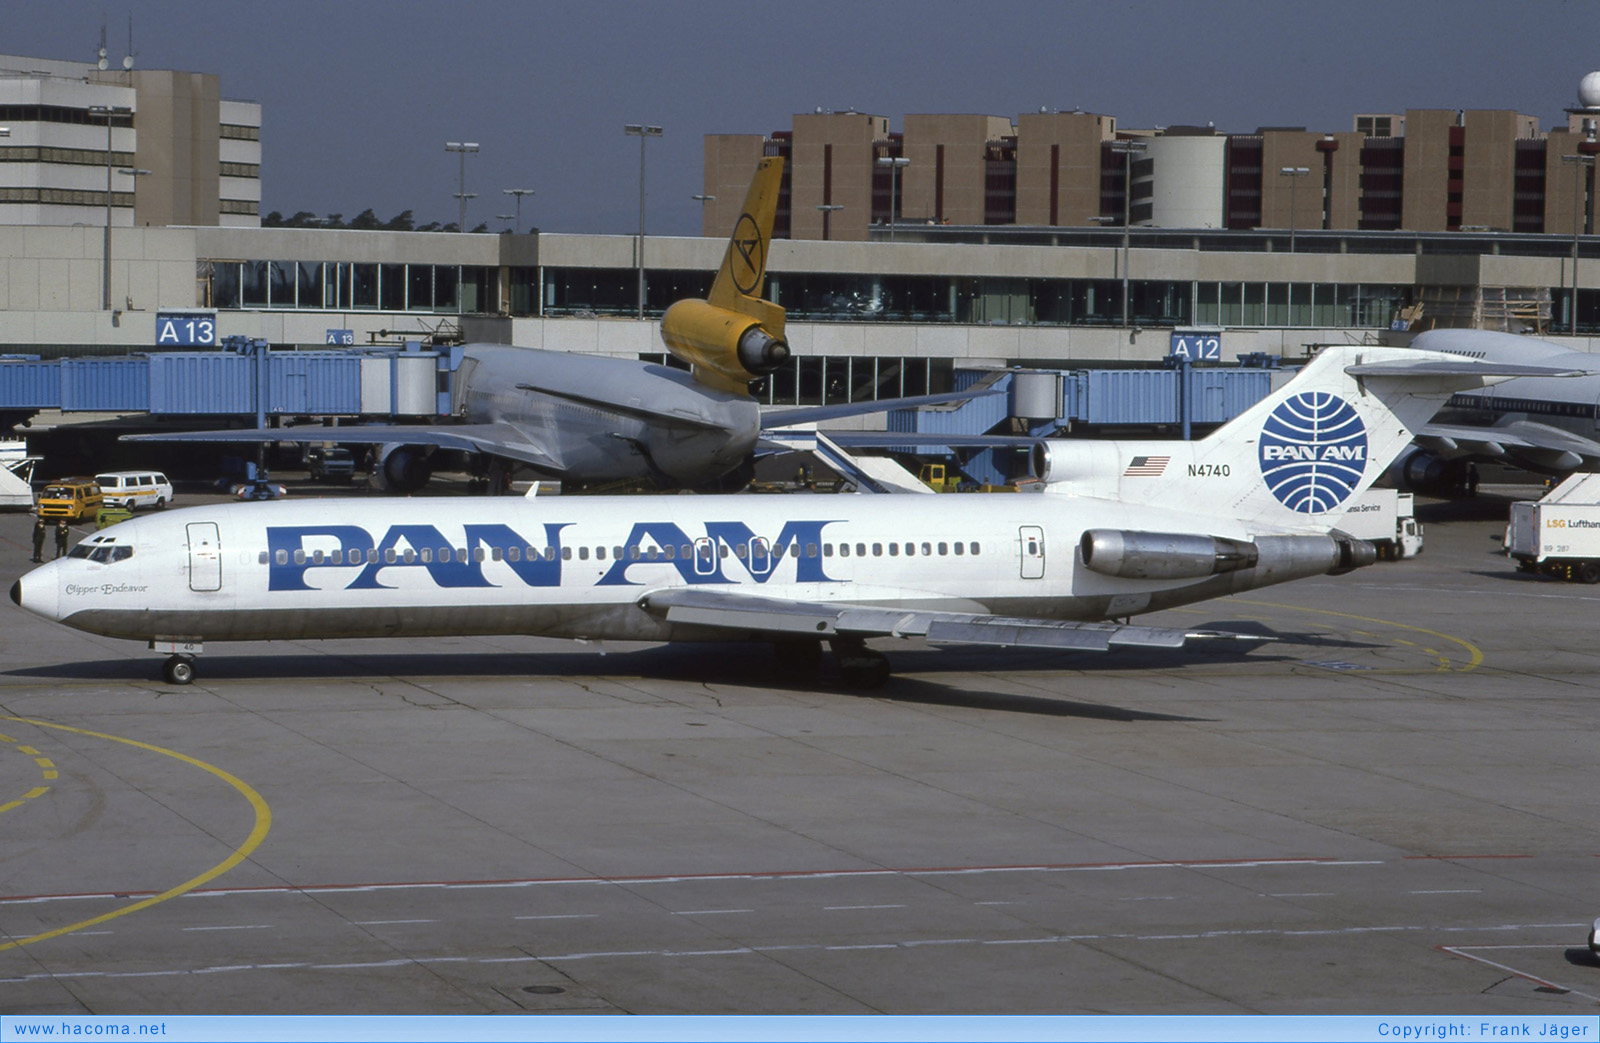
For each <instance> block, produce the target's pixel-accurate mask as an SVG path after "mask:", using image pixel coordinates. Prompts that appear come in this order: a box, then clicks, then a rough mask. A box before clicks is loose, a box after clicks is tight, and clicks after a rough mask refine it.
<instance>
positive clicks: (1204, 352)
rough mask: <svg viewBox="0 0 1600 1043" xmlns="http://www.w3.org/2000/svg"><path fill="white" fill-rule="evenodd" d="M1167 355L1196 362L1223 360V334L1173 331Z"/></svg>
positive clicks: (1205, 331) (1211, 331)
mask: <svg viewBox="0 0 1600 1043" xmlns="http://www.w3.org/2000/svg"><path fill="white" fill-rule="evenodd" d="M1167 354H1168V355H1169V356H1171V357H1173V358H1184V359H1189V360H1191V361H1194V362H1199V361H1201V360H1205V361H1212V360H1215V361H1219V362H1220V361H1221V360H1222V334H1221V333H1218V332H1216V331H1215V330H1173V331H1172V345H1171V347H1170V348H1169V349H1168V350H1167Z"/></svg>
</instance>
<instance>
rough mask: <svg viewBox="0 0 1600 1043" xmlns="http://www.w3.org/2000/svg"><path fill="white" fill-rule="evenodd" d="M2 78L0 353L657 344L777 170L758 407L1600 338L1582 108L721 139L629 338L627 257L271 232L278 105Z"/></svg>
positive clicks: (14, 66)
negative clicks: (164, 332) (677, 303)
mask: <svg viewBox="0 0 1600 1043" xmlns="http://www.w3.org/2000/svg"><path fill="white" fill-rule="evenodd" d="M0 67H6V68H10V69H11V70H12V71H9V72H4V73H0V113H3V114H4V115H3V119H4V125H5V126H7V127H8V128H9V130H10V137H9V138H0V155H3V156H4V157H5V159H6V162H3V163H0V178H3V179H5V180H4V181H0V316H3V319H4V321H3V322H0V353H5V354H11V355H21V356H28V355H32V356H38V357H42V358H47V359H48V358H59V357H65V356H74V355H89V354H125V353H129V352H149V351H156V350H162V349H167V348H185V349H192V348H194V347H197V346H199V347H203V346H207V345H205V344H193V343H171V342H170V340H169V339H165V338H163V337H161V336H158V330H159V329H163V328H166V327H162V326H161V325H160V320H161V318H162V317H163V316H170V315H172V314H174V313H184V314H191V315H192V314H197V313H198V314H203V315H205V316H208V317H209V322H210V327H211V330H212V333H213V335H214V339H215V340H220V338H222V337H226V336H229V335H243V336H247V337H251V338H261V339H265V340H267V341H269V342H270V343H271V344H272V345H273V346H274V347H304V348H311V347H316V348H322V347H325V346H326V345H328V344H330V343H338V344H351V345H355V346H364V345H369V344H394V343H398V342H400V341H404V340H418V339H435V340H439V341H445V342H449V341H454V340H459V339H468V340H491V341H498V342H505V343H516V344H520V345H525V346H529V347H541V348H549V349H558V350H571V351H584V352H596V353H603V354H614V355H623V356H629V357H640V356H652V355H657V354H659V353H661V352H662V350H663V348H662V345H661V341H660V338H659V334H658V332H657V327H656V320H658V319H659V316H660V315H661V313H662V312H663V311H664V310H665V308H666V307H667V305H668V304H670V303H671V302H672V301H674V300H677V299H679V298H682V297H687V296H698V295H701V294H703V293H704V292H705V291H706V289H707V288H708V286H709V284H710V280H711V277H712V274H713V272H714V269H715V268H716V266H717V265H718V263H719V262H720V259H721V254H722V250H723V247H724V237H725V236H726V234H727V230H728V228H729V227H731V221H732V216H731V214H732V210H730V209H729V208H730V207H733V208H736V207H737V205H738V202H737V201H738V200H740V199H742V198H743V192H744V189H745V186H746V184H747V183H748V179H749V172H750V171H751V170H752V169H753V168H754V163H755V160H756V158H758V157H759V156H760V155H762V154H765V153H769V152H776V153H779V154H783V155H786V156H787V157H788V159H789V163H788V164H787V168H788V169H787V171H786V181H787V188H786V192H785V200H784V203H783V207H784V209H783V211H782V212H781V213H780V222H782V223H783V224H782V226H780V228H781V230H782V231H783V232H784V233H785V236H786V238H783V239H781V240H780V241H776V242H774V243H773V244H772V249H771V252H770V257H769V273H770V274H769V287H768V289H769V296H770V297H771V298H772V299H773V300H775V301H776V302H777V303H779V304H780V305H782V306H783V307H784V308H786V309H787V310H788V315H789V319H790V323H789V327H788V335H789V339H790V342H791V346H792V348H793V350H794V354H795V358H794V360H793V363H792V368H791V369H789V370H784V371H780V372H779V373H778V374H776V375H774V377H773V378H771V379H770V380H768V381H767V382H766V384H765V386H764V387H763V388H762V395H763V397H765V398H766V399H767V400H768V401H769V402H774V403H799V404H805V403H811V402H819V401H823V400H824V399H827V400H830V401H831V400H834V398H835V397H843V398H847V399H848V398H859V397H883V396H890V395H899V394H916V393H920V392H923V391H940V390H944V389H945V388H946V387H948V385H949V383H950V381H951V374H952V372H953V371H954V370H955V369H957V368H960V367H967V368H984V367H996V366H1012V365H1038V366H1046V367H1064V366H1074V367H1076V366H1086V365H1087V366H1093V365H1129V364H1136V365H1156V364H1158V363H1159V361H1160V360H1161V359H1162V358H1163V357H1164V356H1166V355H1167V354H1168V352H1169V346H1170V341H1171V334H1172V332H1173V331H1182V330H1188V329H1195V328H1198V329H1202V330H1206V331H1210V332H1213V333H1216V334H1218V335H1220V337H1221V341H1222V345H1223V348H1222V360H1223V362H1225V363H1226V362H1229V361H1231V360H1232V359H1233V358H1234V357H1235V356H1237V355H1240V354H1245V353H1254V352H1263V353H1267V354H1269V355H1277V356H1284V357H1301V356H1304V355H1305V354H1306V353H1307V351H1308V350H1310V349H1311V348H1312V347H1313V346H1315V345H1319V344H1327V343H1352V342H1353V343H1363V342H1371V343H1375V342H1377V341H1379V340H1381V339H1382V338H1384V337H1385V336H1386V335H1389V333H1390V328H1391V326H1392V325H1394V324H1395V323H1396V321H1397V320H1398V321H1399V322H1400V323H1401V324H1402V325H1404V324H1405V323H1407V322H1410V323H1411V324H1412V326H1411V328H1413V329H1415V328H1419V324H1421V325H1426V324H1430V323H1436V324H1442V325H1459V326H1468V325H1477V326H1487V327H1492V328H1502V329H1515V330H1536V331H1543V332H1545V333H1547V334H1550V335H1561V336H1564V335H1569V334H1575V338H1574V339H1573V343H1574V346H1578V347H1583V348H1588V347H1590V346H1591V338H1593V337H1595V336H1597V335H1600V242H1595V241H1594V240H1592V239H1591V238H1589V231H1590V226H1591V225H1592V220H1593V218H1592V211H1593V208H1594V207H1593V200H1594V198H1595V192H1594V190H1593V183H1592V182H1593V177H1594V171H1593V165H1592V162H1590V160H1592V156H1593V154H1594V153H1593V152H1592V151H1585V149H1586V145H1587V144H1589V143H1590V138H1589V137H1588V135H1587V132H1586V130H1585V125H1584V122H1583V121H1584V120H1586V119H1592V118H1593V117H1592V116H1591V115H1590V113H1592V112H1594V111H1595V110H1593V109H1589V108H1583V107H1580V108H1577V109H1574V110H1573V111H1572V113H1571V114H1570V125H1569V126H1567V127H1563V128H1559V129H1557V130H1554V131H1551V132H1549V133H1547V134H1542V135H1541V134H1540V133H1539V132H1538V128H1537V121H1536V120H1533V119H1532V118H1531V117H1526V116H1521V115H1518V114H1515V113H1493V112H1485V113H1480V112H1467V113H1455V112H1448V113H1441V112H1437V111H1434V110H1426V111H1423V110H1412V111H1410V112H1407V113H1404V114H1392V115H1388V116H1361V117H1357V123H1358V126H1357V129H1356V130H1354V131H1340V132H1338V133H1335V134H1330V135H1323V134H1317V133H1310V132H1305V131H1301V130H1292V131H1291V130H1272V129H1263V130H1262V131H1260V132H1258V133H1254V134H1245V135H1225V134H1220V133H1217V132H1215V131H1212V130H1210V129H1199V128H1189V129H1178V128H1168V129H1166V130H1163V131H1151V132H1141V133H1130V132H1126V131H1121V130H1118V129H1117V127H1116V124H1115V120H1114V119H1112V118H1111V117H1106V116H1096V115H1092V114H1087V113H1038V114H1025V115H1023V116H1020V117H1018V118H1017V119H1016V120H1015V121H1012V120H1009V119H1004V118H997V117H968V116H927V117H924V116H906V117H905V119H904V126H905V130H904V132H903V133H899V134H893V133H891V132H890V131H889V129H888V120H887V118H885V117H878V116H865V115H862V114H856V113H812V114H804V115H801V116H796V117H795V119H794V123H793V129H792V130H791V131H788V132H784V133H775V134H772V135H735V136H727V135H712V136H709V137H708V138H707V139H706V167H705V188H706V189H707V194H709V195H716V196H717V200H716V201H715V202H714V203H712V204H709V205H708V206H707V208H706V211H705V213H706V227H705V231H706V233H707V235H706V237H704V238H669V237H650V238H648V239H647V240H646V241H645V244H644V251H643V254H644V269H645V282H646V291H645V299H644V301H643V311H644V315H645V318H644V320H643V321H641V320H639V319H638V318H637V317H636V316H637V314H638V312H639V308H640V303H641V302H640V301H639V299H638V290H637V285H638V275H637V269H636V268H635V249H634V240H633V238H632V237H630V236H602V235H553V234H544V233H541V232H538V231H532V232H529V233H526V234H510V233H505V234H499V235H494V234H462V233H440V232H388V231H354V230H331V229H291V228H264V227H260V218H259V206H260V202H259V201H260V198H261V191H260V186H261V142H260V127H261V122H262V114H261V109H260V106H258V105H253V104H251V103H244V102H229V101H225V100H222V99H221V97H220V84H219V83H218V79H217V77H215V76H207V75H202V74H189V73H172V72H163V71H124V72H109V71H101V70H99V69H97V68H95V67H94V66H84V65H82V64H73V63H65V62H47V61H44V60H41V59H17V58H8V59H0ZM1585 82H1586V87H1587V85H1588V81H1587V80H1586V81H1585ZM1580 101H1581V102H1582V103H1583V104H1584V105H1589V104H1591V103H1594V102H1597V101H1600V97H1588V96H1582V97H1580ZM1361 121H1366V122H1365V123H1362V122H1361ZM108 129H109V136H110V138H109V140H110V145H111V148H110V150H109V151H108V150H107V148H106V145H107V134H108ZM1402 132H1403V133H1402ZM1329 142H1334V143H1337V148H1333V147H1330V146H1329V144H1328V143H1329ZM1129 143H1132V144H1142V145H1143V146H1144V148H1143V151H1138V150H1134V151H1128V150H1127V148H1126V146H1127V145H1128V144H1129ZM1252 150H1254V151H1252ZM1380 153H1381V154H1382V155H1380ZM1536 156H1537V157H1538V162H1537V163H1536V162H1535V159H1534V157H1536ZM1385 157H1387V158H1385ZM885 159H888V160H900V159H904V160H907V162H906V163H904V164H897V163H894V162H891V163H881V162H880V161H882V160H885ZM1569 159H1570V160H1571V161H1570V162H1569V161H1568V160H1569ZM125 163H132V164H135V166H133V167H124V166H122V165H123V164H125ZM1280 163H1282V164H1284V165H1285V166H1288V165H1291V164H1293V165H1294V166H1293V167H1292V169H1300V168H1304V169H1306V170H1308V171H1310V173H1309V174H1306V175H1292V176H1284V175H1279V174H1278V173H1277V172H1276V170H1277V168H1278V165H1279V164H1280ZM1383 164H1390V165H1389V166H1384V165H1383ZM139 169H148V170H150V171H152V173H151V174H149V175H139V174H131V173H115V171H120V170H139ZM107 170H112V171H113V172H114V173H113V175H112V183H111V189H112V190H111V193H110V195H109V197H108V196H107V195H106V193H105V184H106V182H105V178H106V172H107ZM1385 171H1387V173H1385ZM1127 174H1131V179H1132V187H1133V191H1132V193H1131V195H1129V194H1128V193H1126V192H1125V191H1124V186H1125V185H1126V184H1128V180H1127V178H1126V177H1125V176H1124V175H1127ZM119 179H120V180H119ZM1536 183H1537V186H1538V188H1537V191H1535V187H1534V186H1535V184H1536ZM1458 197H1459V198H1458ZM1535 197H1536V198H1537V202H1538V206H1537V207H1535V206H1534V202H1535ZM730 201H731V202H730ZM108 202H109V207H108V206H107V204H108ZM822 207H842V209H820V208H822ZM1385 208H1387V209H1385ZM108 209H109V211H110V213H111V234H107V233H106V213H107V211H108ZM1124 209H1126V210H1127V212H1128V214H1129V217H1130V221H1131V226H1130V227H1125V226H1122V215H1123V212H1124ZM1574 212H1576V213H1577V215H1578V217H1579V225H1578V227H1579V229H1580V234H1577V235H1575V234H1574V224H1573V215H1574ZM891 214H892V215H893V218H894V219H893V220H892V221H891V220H889V217H890V215H891ZM869 215H870V216H869ZM1173 215H1178V216H1177V217H1174V216H1173ZM1095 219H1099V220H1095ZM1107 225H1110V226H1111V227H1107ZM1575 250H1576V251H1578V258H1577V264H1576V271H1574V251H1575ZM107 273H109V284H110V292H109V294H107V293H106V292H105V281H106V276H107ZM1575 282H1576V287H1577V289H1576V294H1575V295H1574V289H1573V287H1574V283H1575ZM1419 305H1420V306H1421V311H1420V313H1419V311H1418V306H1419ZM0 364H3V363H0Z"/></svg>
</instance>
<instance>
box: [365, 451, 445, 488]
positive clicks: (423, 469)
mask: <svg viewBox="0 0 1600 1043" xmlns="http://www.w3.org/2000/svg"><path fill="white" fill-rule="evenodd" d="M372 476H373V478H374V479H375V480H376V482H377V485H378V488H380V489H387V490H389V491H391V492H397V493H414V492H416V491H417V490H418V489H421V488H422V487H423V486H424V485H427V484H428V479H429V478H431V477H432V476H433V461H432V460H431V459H430V458H429V454H428V447H426V446H420V445H399V444H395V443H391V444H389V445H385V446H380V447H379V449H378V462H377V466H375V467H374V468H373V469H372Z"/></svg>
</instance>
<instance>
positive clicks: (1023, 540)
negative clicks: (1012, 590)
mask: <svg viewBox="0 0 1600 1043" xmlns="http://www.w3.org/2000/svg"><path fill="white" fill-rule="evenodd" d="M1017 542H1018V543H1019V544H1020V546H1021V550H1022V578H1023V579H1043V578H1044V529H1042V528H1040V527H1039V526H1037V525H1024V526H1022V527H1021V528H1020V529H1018V530H1017Z"/></svg>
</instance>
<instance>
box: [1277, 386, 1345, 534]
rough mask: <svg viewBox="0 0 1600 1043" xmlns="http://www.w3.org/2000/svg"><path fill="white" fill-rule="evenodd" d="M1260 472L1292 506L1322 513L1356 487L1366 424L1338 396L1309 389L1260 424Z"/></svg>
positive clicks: (1284, 502)
mask: <svg viewBox="0 0 1600 1043" xmlns="http://www.w3.org/2000/svg"><path fill="white" fill-rule="evenodd" d="M1260 452H1261V477H1262V478H1264V479H1265V480H1266V483H1267V488H1268V489H1270V490H1272V495H1274V496H1276V497H1277V498H1278V500H1279V501H1280V502H1281V503H1282V504H1283V505H1284V506H1285V507H1288V508H1289V509H1290V510H1292V511H1298V512H1299V513H1301V514H1322V513H1324V512H1326V511H1331V510H1333V509H1334V508H1335V507H1338V506H1339V505H1340V504H1341V503H1343V502H1344V501H1345V500H1347V499H1349V497H1350V494H1351V493H1353V492H1354V491H1355V487H1356V483H1357V482H1359V481H1361V475H1362V474H1363V473H1364V472H1365V471H1366V469H1367V428H1366V425H1365V424H1363V423H1362V422H1361V417H1360V416H1359V415H1358V414H1357V413H1356V411H1355V408H1354V407H1353V406H1351V405H1350V403H1348V402H1346V401H1345V400H1344V399H1342V398H1340V397H1339V396H1337V395H1331V394H1328V393H1327V392H1325V391H1310V392H1306V393H1305V394H1300V395H1296V396H1294V397H1293V398H1291V399H1289V400H1287V401H1285V402H1284V403H1283V404H1282V405H1280V406H1278V408H1277V409H1274V410H1273V411H1272V413H1271V414H1270V415H1268V417H1267V422H1266V423H1265V424H1263V425H1262V427H1261V450H1260Z"/></svg>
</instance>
